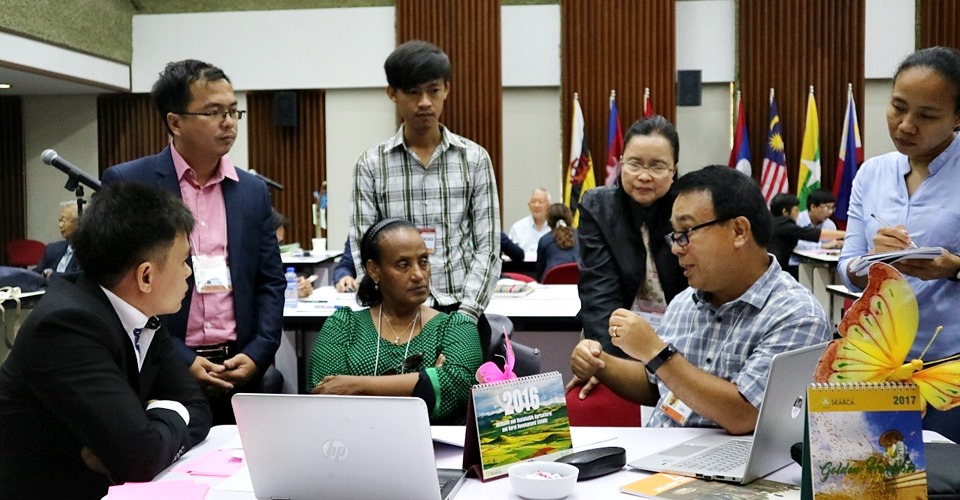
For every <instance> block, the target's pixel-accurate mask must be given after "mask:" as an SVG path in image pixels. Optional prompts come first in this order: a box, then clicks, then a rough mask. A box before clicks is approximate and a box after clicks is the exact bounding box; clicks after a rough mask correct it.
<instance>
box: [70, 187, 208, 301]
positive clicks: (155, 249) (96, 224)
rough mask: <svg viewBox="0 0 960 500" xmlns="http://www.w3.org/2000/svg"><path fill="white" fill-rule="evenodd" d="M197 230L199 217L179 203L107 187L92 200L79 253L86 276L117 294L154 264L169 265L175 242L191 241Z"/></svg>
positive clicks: (80, 230)
mask: <svg viewBox="0 0 960 500" xmlns="http://www.w3.org/2000/svg"><path fill="white" fill-rule="evenodd" d="M193 224H194V220H193V214H192V213H190V209H188V208H187V207H186V206H185V205H184V204H183V202H182V201H180V199H179V198H177V197H175V196H173V195H171V194H170V193H167V192H165V191H161V190H159V189H156V188H154V187H150V186H144V185H142V184H136V183H129V182H121V183H118V184H112V185H109V186H104V187H103V189H102V190H101V191H99V192H97V193H96V194H95V195H94V196H93V197H92V198H91V201H90V204H89V206H87V207H86V208H85V209H84V210H83V215H82V216H81V217H80V225H79V227H77V232H76V233H75V234H74V236H73V250H74V252H75V253H76V257H77V260H78V261H79V262H80V266H81V267H82V268H83V272H84V273H86V274H87V276H89V277H90V278H91V279H93V281H95V282H97V283H99V284H100V285H101V286H103V287H105V288H111V287H113V286H114V285H116V284H117V283H119V282H120V280H121V279H122V278H123V275H124V274H126V273H127V272H128V271H130V270H131V269H133V268H135V267H137V266H139V265H140V264H141V263H143V262H146V261H148V260H151V258H152V259H154V262H157V263H158V264H161V265H162V264H164V263H165V262H166V258H167V253H168V252H169V250H170V247H171V246H172V245H173V242H174V240H176V238H177V236H178V235H181V234H182V235H184V236H186V237H189V235H190V232H191V231H193ZM157 253H160V255H157Z"/></svg>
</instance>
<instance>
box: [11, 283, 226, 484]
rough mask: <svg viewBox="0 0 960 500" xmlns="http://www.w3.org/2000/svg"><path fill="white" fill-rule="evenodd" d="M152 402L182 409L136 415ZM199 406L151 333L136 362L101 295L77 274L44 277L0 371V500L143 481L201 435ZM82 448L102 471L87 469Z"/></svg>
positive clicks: (182, 372) (204, 426)
mask: <svg viewBox="0 0 960 500" xmlns="http://www.w3.org/2000/svg"><path fill="white" fill-rule="evenodd" d="M152 399H162V400H173V401H179V402H180V403H182V404H183V405H184V406H185V407H186V408H187V410H188V412H189V413H190V425H189V427H188V426H187V425H186V424H184V422H183V419H182V418H180V416H179V415H178V414H177V413H176V412H175V411H173V410H167V409H159V408H157V409H153V410H150V411H149V412H147V411H145V408H146V403H147V401H149V400H152ZM211 420H212V417H211V414H210V408H209V406H208V404H207V401H206V398H205V397H204V396H203V394H202V393H201V392H200V388H199V386H198V385H197V383H196V381H195V380H194V379H193V377H192V376H191V375H190V373H189V372H188V370H187V368H186V367H185V366H184V365H183V362H182V361H181V360H180V358H179V357H178V356H177V355H176V353H175V352H174V349H173V345H172V343H171V341H170V336H169V335H168V334H167V333H165V332H164V330H163V328H161V329H160V330H158V331H157V332H156V334H155V336H154V339H153V341H152V342H151V344H150V347H149V349H148V350H147V354H146V358H145V359H144V363H143V367H142V369H141V370H140V371H139V372H138V371H137V360H136V354H135V351H134V348H133V345H132V342H131V341H130V337H129V336H128V334H127V333H126V332H125V331H124V329H123V326H122V324H121V323H120V318H119V317H118V316H117V313H116V311H115V310H114V309H113V306H112V305H111V304H110V302H109V300H108V299H107V297H106V295H104V293H103V291H102V290H101V289H100V287H99V286H98V285H97V284H96V283H94V282H93V281H91V280H89V279H88V278H87V277H86V276H85V275H82V274H72V275H66V276H64V277H63V278H61V277H53V278H52V279H51V283H50V287H49V289H48V290H47V293H46V295H45V296H44V297H43V299H41V300H40V301H39V302H38V303H37V307H36V308H35V309H34V310H33V313H32V314H31V315H30V316H29V317H28V318H27V320H26V321H25V322H24V323H23V325H22V327H21V328H20V332H19V334H18V336H17V342H16V344H15V345H14V348H13V351H12V352H11V353H10V356H9V357H8V358H7V360H6V361H5V362H4V363H3V365H0V498H3V499H19V498H30V499H33V498H77V499H83V498H91V499H95V498H96V499H98V498H100V497H102V496H103V495H105V494H106V493H107V488H108V486H109V485H110V484H111V481H112V482H113V483H117V484H119V483H123V482H126V481H149V480H151V479H152V478H153V477H154V476H155V475H156V474H157V473H159V472H160V471H162V470H163V469H164V468H166V467H167V466H169V465H170V464H171V463H172V462H173V461H174V460H175V459H176V458H177V457H179V456H180V454H182V453H183V452H184V451H185V450H187V449H189V448H190V447H192V446H193V445H194V444H196V443H198V442H200V441H202V440H203V439H204V438H205V437H206V435H207V431H208V430H209V429H210V423H211ZM83 447H87V448H90V450H92V451H93V453H94V454H95V455H96V456H97V457H98V458H99V459H100V460H101V461H102V462H103V464H104V465H105V466H106V467H107V469H108V470H110V472H111V475H110V477H109V478H108V477H107V476H104V475H102V474H99V473H96V472H93V471H91V470H89V469H88V468H87V467H86V465H85V464H84V463H83V461H82V460H81V458H80V450H81V449H82V448H83Z"/></svg>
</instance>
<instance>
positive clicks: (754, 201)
mask: <svg viewBox="0 0 960 500" xmlns="http://www.w3.org/2000/svg"><path fill="white" fill-rule="evenodd" d="M673 186H674V189H676V192H677V195H681V194H684V193H691V192H698V191H702V192H706V193H710V198H711V199H712V200H713V212H714V214H715V215H716V217H717V218H718V219H733V218H735V217H741V216H742V217H746V218H747V220H748V221H750V231H751V232H752V233H753V239H754V240H756V242H757V244H758V245H760V246H762V247H766V246H767V244H768V243H770V233H771V231H772V228H773V217H771V216H770V210H769V209H767V203H766V201H765V200H764V199H763V193H761V192H760V185H759V184H757V181H755V180H753V178H752V177H747V176H746V175H744V174H743V173H742V172H740V171H739V170H737V169H734V168H730V167H727V166H726V165H709V166H706V167H703V168H701V169H700V170H695V171H693V172H690V173H688V174H686V175H684V176H682V177H680V179H679V180H677V182H676V183H675V184H674V185H673Z"/></svg>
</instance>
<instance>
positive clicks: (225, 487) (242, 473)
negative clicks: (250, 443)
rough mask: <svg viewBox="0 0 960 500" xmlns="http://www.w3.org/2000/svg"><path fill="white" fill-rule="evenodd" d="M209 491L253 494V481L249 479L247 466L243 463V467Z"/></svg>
mask: <svg viewBox="0 0 960 500" xmlns="http://www.w3.org/2000/svg"><path fill="white" fill-rule="evenodd" d="M210 489H211V490H218V491H249V492H250V493H253V481H252V480H251V479H250V469H248V468H247V464H246V463H244V464H243V467H240V469H239V470H238V471H237V472H234V473H233V475H232V476H230V477H228V478H226V479H224V480H223V481H220V482H219V483H217V484H215V485H214V486H213V487H211V488H210Z"/></svg>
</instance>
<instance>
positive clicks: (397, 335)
mask: <svg viewBox="0 0 960 500" xmlns="http://www.w3.org/2000/svg"><path fill="white" fill-rule="evenodd" d="M419 319H420V308H419V307H418V308H417V314H416V315H414V317H413V321H411V322H410V337H413V330H414V328H415V327H416V324H417V320H419ZM380 324H381V325H382V324H383V305H380ZM387 328H389V329H390V333H391V334H393V345H400V334H401V333H403V331H402V330H401V331H400V333H397V331H396V330H394V329H393V323H392V322H390V317H389V316H387ZM380 332H381V333H383V328H382V327H381V328H380ZM407 342H410V338H407Z"/></svg>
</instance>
